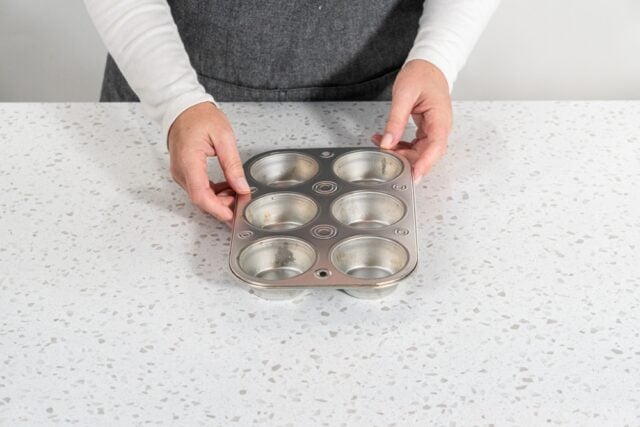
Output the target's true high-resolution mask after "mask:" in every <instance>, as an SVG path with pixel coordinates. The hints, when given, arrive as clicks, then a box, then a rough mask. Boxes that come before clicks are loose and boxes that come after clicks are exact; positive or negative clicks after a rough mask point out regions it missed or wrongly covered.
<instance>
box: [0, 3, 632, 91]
mask: <svg viewBox="0 0 640 427" xmlns="http://www.w3.org/2000/svg"><path fill="white" fill-rule="evenodd" d="M203 1H206V0H203ZM230 1H233V0H230ZM345 1H346V0H345ZM105 54H106V52H105V49H104V47H103V46H102V43H101V41H100V39H99V38H98V35H97V34H96V32H95V30H94V28H93V26H92V24H91V22H90V20H89V17H88V16H87V14H86V12H85V11H84V6H83V4H82V1H81V0H0V101H95V100H97V97H98V92H99V86H100V82H101V77H102V76H101V75H102V69H103V66H104V58H105ZM454 96H455V98H456V99H640V1H639V0H608V1H605V0H538V1H533V0H503V2H502V5H501V6H500V8H499V9H498V11H497V13H496V15H495V16H494V18H493V20H492V21H491V23H490V25H489V27H488V28H487V30H486V31H485V33H484V35H483V36H482V38H481V39H480V41H479V43H478V45H477V47H476V49H475V50H474V52H473V54H472V55H471V57H470V58H469V62H468V64H467V67H466V68H465V69H464V70H463V72H462V73H461V75H460V77H459V79H458V82H457V84H456V87H455V90H454Z"/></svg>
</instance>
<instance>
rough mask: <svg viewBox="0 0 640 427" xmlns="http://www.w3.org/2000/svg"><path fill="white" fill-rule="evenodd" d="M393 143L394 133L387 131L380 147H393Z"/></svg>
mask: <svg viewBox="0 0 640 427" xmlns="http://www.w3.org/2000/svg"><path fill="white" fill-rule="evenodd" d="M392 143H393V135H391V134H390V133H385V134H384V136H383V137H382V140H381V141H380V147H382V148H391V144H392Z"/></svg>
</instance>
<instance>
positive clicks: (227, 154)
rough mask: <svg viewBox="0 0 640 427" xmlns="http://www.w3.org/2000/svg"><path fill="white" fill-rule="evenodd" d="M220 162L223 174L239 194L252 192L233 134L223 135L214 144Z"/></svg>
mask: <svg viewBox="0 0 640 427" xmlns="http://www.w3.org/2000/svg"><path fill="white" fill-rule="evenodd" d="M214 146H215V150H216V155H217V156H218V161H219V162H220V166H221V167H222V172H223V173H224V176H225V178H226V180H227V182H228V183H229V185H230V186H231V188H233V190H234V191H235V192H236V193H238V194H247V193H249V192H250V189H249V184H248V183H247V179H246V178H245V176H244V169H243V168H242V160H241V159H240V154H239V153H238V148H237V147H236V140H235V137H234V136H233V134H232V133H229V134H226V135H222V137H221V138H219V139H217V141H216V143H214Z"/></svg>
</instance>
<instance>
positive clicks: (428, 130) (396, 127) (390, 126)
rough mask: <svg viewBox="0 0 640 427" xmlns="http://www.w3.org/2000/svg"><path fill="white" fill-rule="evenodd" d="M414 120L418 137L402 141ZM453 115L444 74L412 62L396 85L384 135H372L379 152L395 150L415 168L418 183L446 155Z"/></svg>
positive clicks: (407, 65) (405, 67)
mask: <svg viewBox="0 0 640 427" xmlns="http://www.w3.org/2000/svg"><path fill="white" fill-rule="evenodd" d="M409 115H411V116H412V117H413V121H414V122H415V124H416V127H417V129H416V137H415V139H414V140H413V141H411V142H406V141H400V138H402V134H403V133H404V129H405V127H406V125H407V121H408V120H409ZM451 126H452V112H451V98H450V96H449V85H448V84H447V80H446V78H445V77H444V74H442V72H441V71H440V70H439V69H438V68H437V67H436V66H435V65H433V64H431V63H430V62H427V61H423V60H418V59H417V60H413V61H409V62H407V63H406V64H405V66H404V67H403V68H402V70H400V72H399V73H398V76H397V77H396V81H395V82H394V84H393V91H392V96H391V111H390V113H389V118H388V120H387V126H386V128H385V130H384V135H381V134H379V133H377V134H375V135H373V137H372V140H373V142H375V143H376V144H377V145H379V146H380V148H384V149H392V150H394V151H396V152H397V153H398V154H401V155H403V156H405V157H406V158H407V159H408V160H409V161H410V162H411V164H412V165H413V177H414V178H413V179H414V181H415V182H419V181H420V180H421V179H422V177H423V176H424V175H425V174H426V173H427V172H428V171H429V170H430V169H431V167H432V166H433V165H434V164H435V163H436V162H437V161H438V160H439V159H440V158H441V157H442V156H443V155H444V154H445V152H446V151H447V138H448V137H449V133H450V132H451Z"/></svg>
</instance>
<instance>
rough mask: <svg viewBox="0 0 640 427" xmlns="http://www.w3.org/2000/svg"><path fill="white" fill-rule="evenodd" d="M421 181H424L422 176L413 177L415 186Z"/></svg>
mask: <svg viewBox="0 0 640 427" xmlns="http://www.w3.org/2000/svg"><path fill="white" fill-rule="evenodd" d="M420 181H422V175H416V176H414V177H413V183H414V184H418V183H419V182H420Z"/></svg>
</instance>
